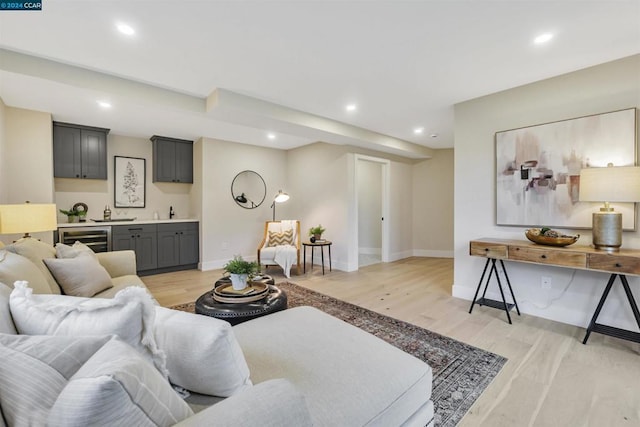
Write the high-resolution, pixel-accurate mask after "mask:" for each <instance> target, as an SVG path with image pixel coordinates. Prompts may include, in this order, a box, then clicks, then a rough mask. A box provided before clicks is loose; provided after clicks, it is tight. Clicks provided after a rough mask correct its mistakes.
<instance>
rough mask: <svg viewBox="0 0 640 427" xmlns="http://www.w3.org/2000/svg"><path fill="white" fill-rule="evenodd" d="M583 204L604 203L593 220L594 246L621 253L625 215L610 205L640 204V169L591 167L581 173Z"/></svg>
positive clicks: (610, 165)
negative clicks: (639, 202)
mask: <svg viewBox="0 0 640 427" xmlns="http://www.w3.org/2000/svg"><path fill="white" fill-rule="evenodd" d="M580 201H581V202H604V206H603V207H601V208H600V212H594V213H593V218H592V227H593V232H592V233H593V246H594V247H595V248H596V249H601V250H607V251H617V250H618V249H619V248H620V246H622V214H621V213H620V212H615V211H614V210H613V208H612V207H611V206H610V205H609V203H610V202H638V201H640V167H636V166H622V167H614V166H613V165H612V164H611V163H609V165H608V167H606V168H587V169H582V170H581V171H580Z"/></svg>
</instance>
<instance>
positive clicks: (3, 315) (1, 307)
mask: <svg viewBox="0 0 640 427" xmlns="http://www.w3.org/2000/svg"><path fill="white" fill-rule="evenodd" d="M10 295H11V288H10V287H9V286H7V285H5V284H4V283H2V282H0V333H3V334H17V333H18V331H16V326H15V325H14V324H13V319H12V318H11V310H10V309H9V296H10Z"/></svg>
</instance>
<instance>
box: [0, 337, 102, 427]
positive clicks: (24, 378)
mask: <svg viewBox="0 0 640 427" xmlns="http://www.w3.org/2000/svg"><path fill="white" fill-rule="evenodd" d="M110 339H112V336H101V337H52V336H28V335H8V334H0V360H2V363H0V389H1V390H3V392H2V393H0V406H1V407H2V413H3V415H4V417H5V420H6V421H7V422H8V423H9V425H16V426H18V425H46V424H47V420H48V414H49V410H50V408H51V407H52V405H53V404H54V402H55V401H56V399H57V398H58V396H59V394H60V392H61V391H62V390H63V388H64V387H65V385H66V384H67V381H68V380H69V378H71V377H72V376H73V374H75V373H76V372H77V371H78V369H80V367H81V366H82V365H83V364H84V363H85V362H86V361H87V360H89V358H90V357H91V356H92V355H93V354H94V353H95V352H96V351H98V349H100V348H101V347H102V346H103V345H104V344H105V343H106V342H108V341H109V340H110ZM5 391H7V392H6V393H5ZM9 391H10V392H9Z"/></svg>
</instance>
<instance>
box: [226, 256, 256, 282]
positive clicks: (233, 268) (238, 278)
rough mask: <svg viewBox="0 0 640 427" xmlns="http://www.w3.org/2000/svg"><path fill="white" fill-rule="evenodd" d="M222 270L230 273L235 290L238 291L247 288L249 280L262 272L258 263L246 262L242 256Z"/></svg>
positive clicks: (235, 257) (236, 257)
mask: <svg viewBox="0 0 640 427" xmlns="http://www.w3.org/2000/svg"><path fill="white" fill-rule="evenodd" d="M222 268H223V269H224V271H226V272H227V273H229V276H230V278H231V284H232V285H233V289H235V290H237V291H239V290H242V289H244V288H246V287H247V279H249V278H250V277H253V276H254V275H255V274H256V273H258V271H259V270H260V267H259V266H258V263H257V262H255V261H253V262H249V261H245V260H244V259H243V258H242V257H241V256H240V255H236V256H234V257H233V259H232V260H230V261H229V262H227V263H226V264H225V265H224V267H222Z"/></svg>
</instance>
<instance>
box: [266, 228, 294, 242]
mask: <svg viewBox="0 0 640 427" xmlns="http://www.w3.org/2000/svg"><path fill="white" fill-rule="evenodd" d="M282 245H293V230H285V231H283V232H281V233H279V232H277V231H269V246H282Z"/></svg>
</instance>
